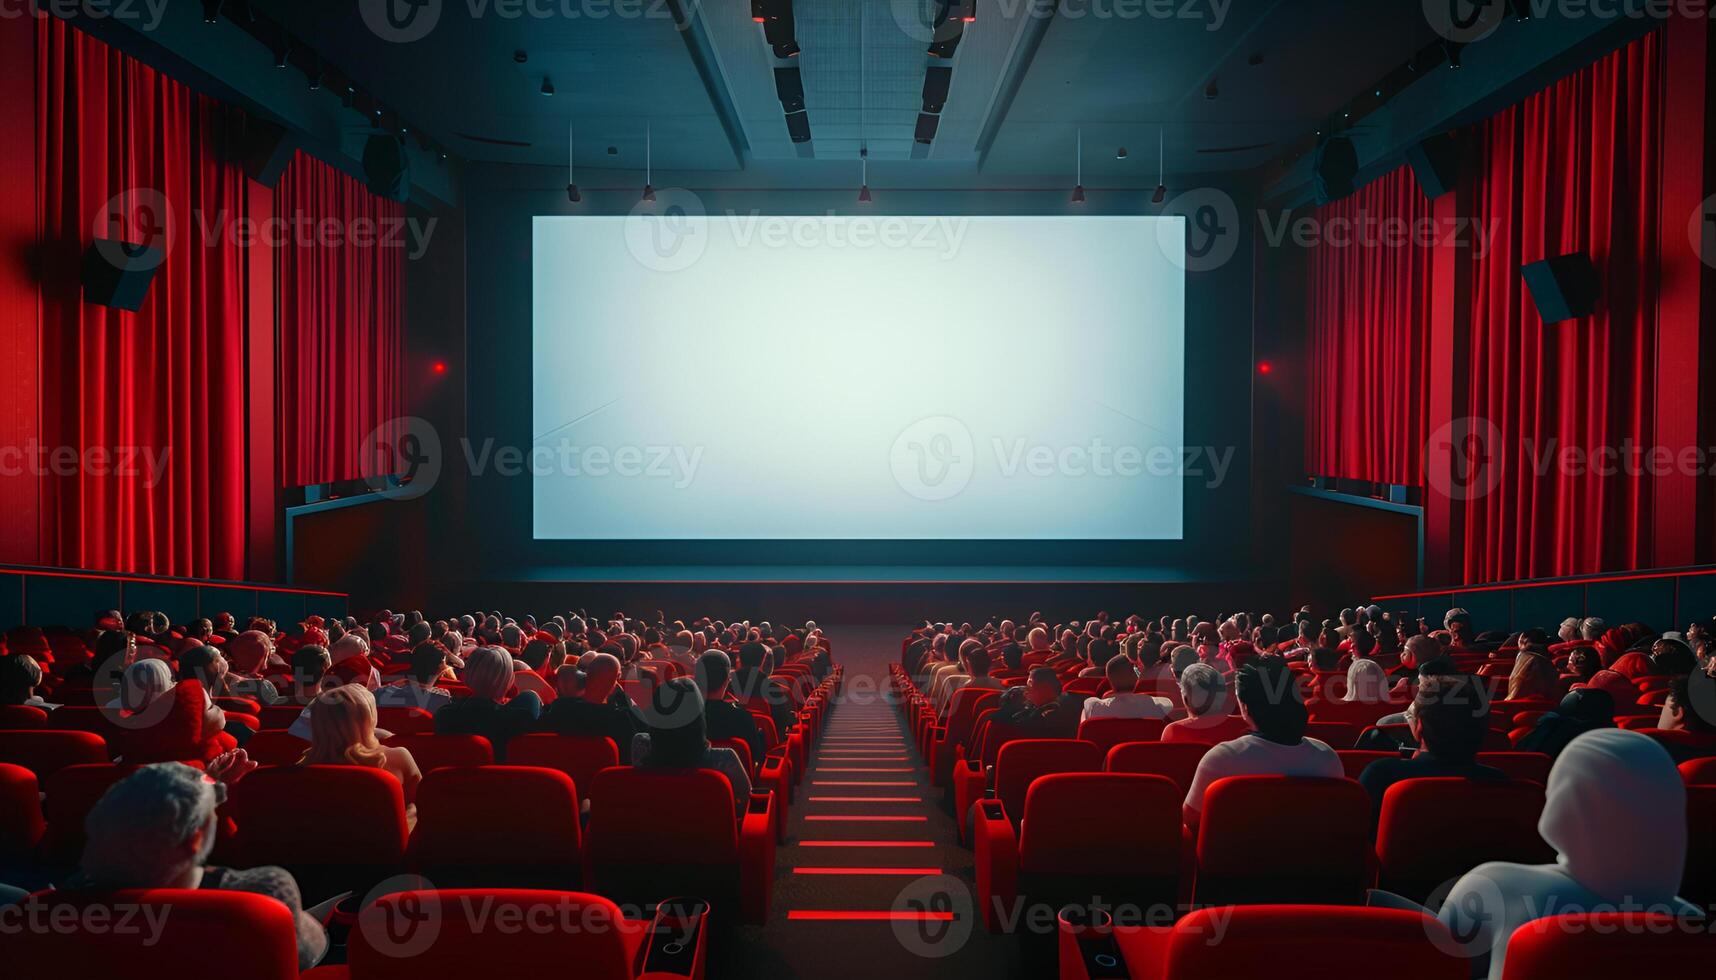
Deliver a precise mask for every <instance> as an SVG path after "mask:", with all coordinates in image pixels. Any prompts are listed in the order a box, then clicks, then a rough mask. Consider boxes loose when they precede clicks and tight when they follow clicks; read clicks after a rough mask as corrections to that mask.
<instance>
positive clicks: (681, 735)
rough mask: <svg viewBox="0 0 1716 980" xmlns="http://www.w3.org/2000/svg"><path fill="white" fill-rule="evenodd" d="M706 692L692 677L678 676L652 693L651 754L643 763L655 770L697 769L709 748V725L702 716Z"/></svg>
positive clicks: (650, 708)
mask: <svg viewBox="0 0 1716 980" xmlns="http://www.w3.org/2000/svg"><path fill="white" fill-rule="evenodd" d="M703 709H704V700H703V692H702V691H700V690H698V689H697V683H696V682H695V681H693V680H692V679H691V678H689V677H675V678H674V679H673V680H670V681H667V682H665V683H663V684H662V685H661V686H659V687H657V688H656V689H655V691H654V693H652V694H651V695H650V701H649V714H648V716H647V718H646V719H645V720H646V721H647V722H648V723H649V740H650V745H649V755H648V756H647V757H646V758H644V759H643V765H645V766H648V767H650V768H654V769H696V768H699V767H700V766H702V765H703V756H704V754H705V753H706V752H708V751H709V728H708V723H707V722H706V721H705V720H704V717H703Z"/></svg>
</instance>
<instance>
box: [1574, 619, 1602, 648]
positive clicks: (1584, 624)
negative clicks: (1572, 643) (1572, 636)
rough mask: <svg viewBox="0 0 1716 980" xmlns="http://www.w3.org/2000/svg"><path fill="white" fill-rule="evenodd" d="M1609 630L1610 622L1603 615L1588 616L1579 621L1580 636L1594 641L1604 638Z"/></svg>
mask: <svg viewBox="0 0 1716 980" xmlns="http://www.w3.org/2000/svg"><path fill="white" fill-rule="evenodd" d="M1608 631H1609V624H1608V622H1606V621H1605V620H1604V619H1603V617H1601V616H1586V617H1585V618H1584V620H1583V621H1581V622H1580V623H1579V638H1580V639H1583V640H1589V641H1591V642H1593V643H1595V642H1596V641H1598V640H1600V639H1602V638H1603V634H1604V633H1607V632H1608Z"/></svg>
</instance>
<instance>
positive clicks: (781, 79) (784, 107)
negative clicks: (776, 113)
mask: <svg viewBox="0 0 1716 980" xmlns="http://www.w3.org/2000/svg"><path fill="white" fill-rule="evenodd" d="M775 95H776V96H777V97H779V98H780V100H781V111H783V112H803V111H804V77H803V76H802V75H800V74H799V70H798V68H797V67H793V68H776V69H775Z"/></svg>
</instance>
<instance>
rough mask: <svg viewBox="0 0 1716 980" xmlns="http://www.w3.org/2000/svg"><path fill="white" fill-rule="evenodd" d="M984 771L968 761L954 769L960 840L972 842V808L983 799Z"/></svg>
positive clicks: (955, 811)
mask: <svg viewBox="0 0 1716 980" xmlns="http://www.w3.org/2000/svg"><path fill="white" fill-rule="evenodd" d="M983 785H984V780H983V769H982V767H981V766H979V765H978V764H977V763H976V762H972V761H966V762H964V763H963V764H961V765H957V766H955V767H954V769H953V806H954V813H955V815H956V816H957V817H958V818H959V839H960V840H961V841H966V840H970V837H968V836H967V832H968V831H969V830H970V829H971V807H972V805H973V804H975V803H976V802H977V801H978V800H979V799H981V798H982V797H983Z"/></svg>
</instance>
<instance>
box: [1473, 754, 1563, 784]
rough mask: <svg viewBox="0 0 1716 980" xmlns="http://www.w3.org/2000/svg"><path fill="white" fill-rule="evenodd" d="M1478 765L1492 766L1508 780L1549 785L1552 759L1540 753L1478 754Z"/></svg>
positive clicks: (1553, 761)
mask: <svg viewBox="0 0 1716 980" xmlns="http://www.w3.org/2000/svg"><path fill="white" fill-rule="evenodd" d="M1477 761H1478V764H1479V765H1484V766H1493V767H1495V768H1497V769H1500V770H1501V771H1502V772H1504V773H1507V778H1509V779H1524V780H1529V781H1530V782H1534V783H1542V784H1544V785H1548V783H1549V767H1550V766H1551V765H1553V764H1554V763H1555V760H1554V759H1551V758H1550V757H1549V756H1547V755H1545V754H1543V753H1542V752H1479V753H1478V760H1477Z"/></svg>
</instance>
